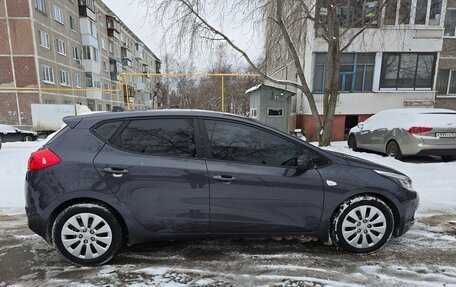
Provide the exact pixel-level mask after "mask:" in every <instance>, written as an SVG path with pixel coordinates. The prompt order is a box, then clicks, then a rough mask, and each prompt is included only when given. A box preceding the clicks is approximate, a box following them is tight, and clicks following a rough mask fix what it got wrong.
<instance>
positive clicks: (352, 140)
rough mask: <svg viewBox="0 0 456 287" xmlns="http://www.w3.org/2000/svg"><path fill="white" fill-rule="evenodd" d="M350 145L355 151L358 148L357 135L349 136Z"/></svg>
mask: <svg viewBox="0 0 456 287" xmlns="http://www.w3.org/2000/svg"><path fill="white" fill-rule="evenodd" d="M348 147H349V148H351V149H352V150H354V151H357V150H358V143H357V142H356V137H355V135H350V136H348Z"/></svg>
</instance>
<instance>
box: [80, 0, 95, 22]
mask: <svg viewBox="0 0 456 287" xmlns="http://www.w3.org/2000/svg"><path fill="white" fill-rule="evenodd" d="M79 16H81V17H89V18H90V19H92V20H94V21H96V20H97V18H96V17H95V3H94V0H79Z"/></svg>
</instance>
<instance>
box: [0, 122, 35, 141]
mask: <svg viewBox="0 0 456 287" xmlns="http://www.w3.org/2000/svg"><path fill="white" fill-rule="evenodd" d="M0 137H1V140H2V142H4V143H5V142H16V141H24V142H27V141H36V140H37V138H38V135H37V133H36V132H32V131H26V130H20V129H16V128H15V127H13V126H10V125H1V124H0Z"/></svg>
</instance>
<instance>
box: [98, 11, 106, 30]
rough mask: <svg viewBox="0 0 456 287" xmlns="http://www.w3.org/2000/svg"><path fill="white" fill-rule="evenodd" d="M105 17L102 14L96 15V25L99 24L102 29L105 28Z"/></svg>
mask: <svg viewBox="0 0 456 287" xmlns="http://www.w3.org/2000/svg"><path fill="white" fill-rule="evenodd" d="M105 19H106V18H105V17H104V15H103V14H98V23H100V26H101V27H104V26H105Z"/></svg>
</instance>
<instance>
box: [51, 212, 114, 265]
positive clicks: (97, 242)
mask: <svg viewBox="0 0 456 287" xmlns="http://www.w3.org/2000/svg"><path fill="white" fill-rule="evenodd" d="M52 239H53V242H54V244H55V246H56V247H57V249H58V250H59V252H60V253H61V254H62V255H63V256H64V257H65V258H67V259H69V260H70V261H72V262H74V263H77V264H81V265H100V264H103V263H106V262H108V261H109V260H111V259H112V258H113V257H114V255H115V254H116V253H117V251H118V250H119V248H120V246H121V244H122V228H121V225H120V223H119V221H118V219H117V218H116V216H115V215H114V214H113V213H112V212H111V211H110V210H109V209H107V208H106V207H104V206H101V205H98V204H92V203H84V204H76V205H73V206H70V207H68V208H66V209H65V210H64V211H62V212H61V213H60V214H59V215H58V216H57V217H56V219H55V221H54V225H53V228H52Z"/></svg>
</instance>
